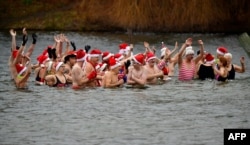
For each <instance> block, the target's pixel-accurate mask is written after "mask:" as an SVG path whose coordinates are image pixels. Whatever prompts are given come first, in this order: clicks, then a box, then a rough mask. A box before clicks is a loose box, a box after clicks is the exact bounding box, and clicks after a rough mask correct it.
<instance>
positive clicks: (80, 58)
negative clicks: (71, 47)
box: [76, 49, 85, 61]
mask: <svg viewBox="0 0 250 145" xmlns="http://www.w3.org/2000/svg"><path fill="white" fill-rule="evenodd" d="M84 60H85V52H84V51H83V50H82V49H79V50H78V51H77V52H76V61H84Z"/></svg>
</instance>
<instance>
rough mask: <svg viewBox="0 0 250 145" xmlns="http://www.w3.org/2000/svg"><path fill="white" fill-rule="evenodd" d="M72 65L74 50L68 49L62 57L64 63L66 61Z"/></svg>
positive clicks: (73, 62) (74, 60)
mask: <svg viewBox="0 0 250 145" xmlns="http://www.w3.org/2000/svg"><path fill="white" fill-rule="evenodd" d="M68 62H69V64H70V65H71V66H73V65H74V64H75V63H76V52H75V51H69V52H68V54H67V55H66V56H65V57H64V63H68Z"/></svg>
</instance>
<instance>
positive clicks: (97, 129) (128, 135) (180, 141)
mask: <svg viewBox="0 0 250 145" xmlns="http://www.w3.org/2000/svg"><path fill="white" fill-rule="evenodd" d="M58 33H59V32H38V33H37V34H38V41H37V46H36V48H35V51H34V53H33V56H32V62H33V63H35V62H36V57H37V55H38V54H39V53H40V52H42V50H43V49H44V48H45V47H46V46H47V45H51V44H53V36H54V35H55V34H58ZM20 34H21V32H18V37H17V40H18V44H21V41H20V40H21V35H20ZM29 34H31V32H30V33H29ZM65 34H66V36H68V38H69V39H70V40H74V41H75V43H76V46H77V47H78V48H84V45H86V44H89V45H91V46H92V47H97V48H100V49H101V50H109V51H111V52H113V53H115V52H118V45H119V43H121V42H123V41H130V40H131V41H132V42H133V43H134V44H135V49H134V51H135V53H137V52H140V51H143V50H144V48H143V41H148V42H149V43H150V44H152V45H155V46H156V47H157V48H158V52H157V54H160V52H159V47H160V46H161V41H164V42H165V43H166V44H167V46H169V47H170V48H171V49H173V45H174V43H175V41H178V42H179V46H180V45H181V42H184V40H185V39H186V38H187V37H193V39H194V40H198V39H202V40H203V42H204V45H205V49H206V50H207V51H208V52H211V53H215V52H216V47H217V46H220V45H224V46H226V47H228V49H229V51H230V52H231V53H232V54H233V62H234V63H235V64H240V63H239V58H240V56H245V58H246V66H247V70H246V72H245V73H244V74H236V80H234V81H232V82H228V83H224V84H220V83H218V82H216V81H198V80H195V81H191V82H185V83H184V82H179V81H178V80H177V77H173V78H172V80H171V81H169V82H167V83H165V84H163V85H155V86H150V87H149V88H147V89H129V88H126V87H123V88H118V89H103V88H96V89H84V90H79V91H74V90H72V89H71V88H65V89H57V88H49V87H47V86H35V85H34V80H35V77H34V74H32V76H31V78H30V79H29V89H28V90H23V91H20V90H17V89H16V88H15V86H14V85H13V82H12V81H11V79H10V73H9V69H8V66H7V59H8V57H9V55H10V44H11V37H10V35H9V33H8V32H0V49H1V53H0V58H1V59H0V70H1V71H0V144H11V145H24V144H25V145H29V144H32V145H33V144H36V145H47V144H48V145H49V144H51V145H56V144H60V145H61V144H62V145H82V144H87V145H89V144H90V145H92V144H103V145H118V144H119V145H122V144H129V145H132V144H133V145H134V144H148V145H152V144H157V145H198V144H199V145H222V144H223V130H224V129H225V128H249V126H250V94H249V93H250V91H249V90H250V87H249V84H250V73H249V69H248V66H249V65H248V64H249V60H250V59H249V57H248V56H247V54H246V53H245V51H244V49H243V48H242V47H241V46H240V44H239V42H238V35H224V34H153V33H147V34H135V35H134V36H133V37H132V39H130V38H129V37H128V36H127V35H126V34H119V33H117V34H116V33H115V34H112V33H77V32H66V33H65ZM31 40H32V38H31V37H29V41H28V45H29V44H30V43H31ZM193 46H194V49H195V50H198V47H197V46H198V44H197V43H196V41H194V44H193ZM176 75H177V74H176Z"/></svg>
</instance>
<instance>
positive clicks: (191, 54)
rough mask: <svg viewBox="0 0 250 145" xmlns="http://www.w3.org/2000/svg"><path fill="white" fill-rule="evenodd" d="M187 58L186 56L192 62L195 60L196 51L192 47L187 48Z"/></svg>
mask: <svg viewBox="0 0 250 145" xmlns="http://www.w3.org/2000/svg"><path fill="white" fill-rule="evenodd" d="M185 56H186V59H187V60H190V61H191V60H192V59H193V58H194V50H193V48H192V46H188V47H186V50H185Z"/></svg>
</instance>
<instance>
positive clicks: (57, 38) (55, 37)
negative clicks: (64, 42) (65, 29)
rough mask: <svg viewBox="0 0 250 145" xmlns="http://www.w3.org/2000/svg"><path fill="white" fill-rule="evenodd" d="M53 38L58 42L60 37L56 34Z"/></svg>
mask: <svg viewBox="0 0 250 145" xmlns="http://www.w3.org/2000/svg"><path fill="white" fill-rule="evenodd" d="M54 40H55V42H56V43H60V38H59V37H58V35H57V36H54Z"/></svg>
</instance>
